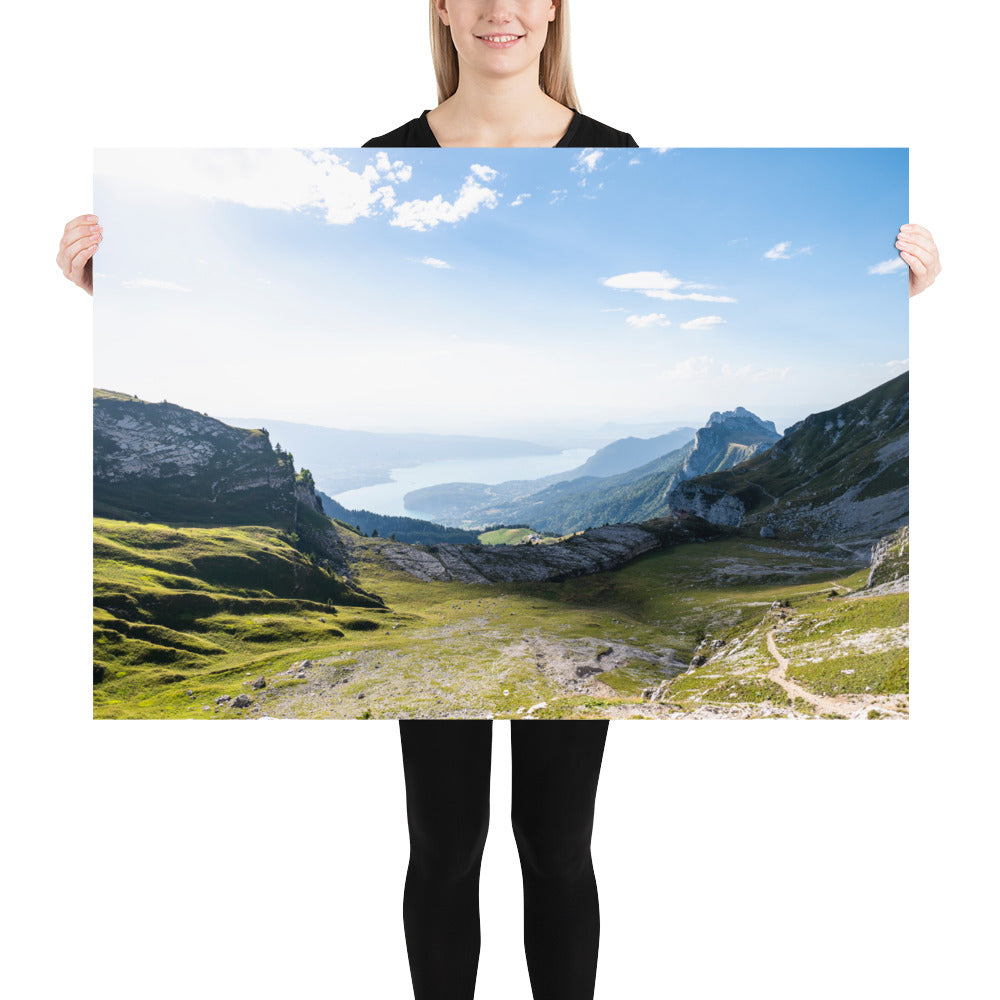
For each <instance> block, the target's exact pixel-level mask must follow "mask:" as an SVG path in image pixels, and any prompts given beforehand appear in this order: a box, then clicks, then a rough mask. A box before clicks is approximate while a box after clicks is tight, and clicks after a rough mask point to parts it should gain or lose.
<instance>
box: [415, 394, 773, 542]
mask: <svg viewBox="0 0 1000 1000" xmlns="http://www.w3.org/2000/svg"><path fill="white" fill-rule="evenodd" d="M680 436H681V437H683V435H680ZM780 436H781V435H780V434H779V433H778V431H777V429H776V428H775V426H774V424H773V423H772V422H771V421H769V420H761V419H760V417H757V416H756V415H754V414H753V413H751V412H750V411H749V410H746V409H744V408H743V407H742V406H741V407H737V408H736V409H735V410H729V411H726V412H724V413H719V412H715V413H713V414H712V415H711V416H710V417H709V419H708V423H707V424H706V425H705V426H704V427H702V428H701V429H700V430H698V431H697V432H696V433H695V435H694V440H693V441H692V442H690V443H689V444H686V445H685V446H684V447H681V448H676V449H675V450H674V451H671V452H669V453H668V454H666V455H661V456H660V457H658V458H655V459H653V461H651V462H647V463H646V464H645V465H642V466H639V467H638V468H635V469H629V470H628V471H627V472H621V473H618V474H617V475H614V476H606V477H602V478H597V477H593V476H588V477H582V478H579V479H572V480H569V481H565V482H560V483H557V484H555V485H553V486H548V487H546V488H545V489H544V490H540V491H538V492H535V493H533V494H531V495H530V496H528V497H526V498H523V499H521V500H520V501H516V502H513V503H510V502H507V503H504V502H499V503H493V504H490V505H481V506H479V507H478V508H476V509H474V510H472V511H471V512H469V513H467V515H466V519H465V525H466V526H468V525H469V524H474V523H484V522H503V523H506V524H512V523H524V524H530V525H531V527H533V528H535V529H536V530H538V531H547V532H552V533H555V534H564V533H566V532H570V531H581V530H583V529H585V528H588V527H593V526H596V525H602V524H619V523H637V522H640V521H648V520H651V519H654V518H657V517H662V516H664V515H665V514H667V513H668V512H669V508H668V505H667V496H668V495H669V493H670V491H671V490H672V489H673V488H674V487H675V486H676V485H677V483H679V482H681V481H682V480H683V479H686V478H690V477H692V476H696V475H699V474H700V473H701V472H703V471H705V470H715V469H725V468H729V467H730V466H732V465H735V464H737V463H738V462H741V461H744V460H745V459H746V458H748V457H750V456H751V455H754V454H756V452H758V451H760V450H762V449H765V448H769V447H770V446H771V445H772V444H773V443H774V442H775V441H777V440H778V439H779V438H780ZM595 457H596V456H595ZM439 489H441V488H440V487H428V488H427V489H425V490H415V491H413V492H412V493H408V494H407V498H406V499H407V503H408V504H412V505H413V506H414V507H418V508H420V509H424V505H425V504H427V503H433V502H434V499H435V497H434V493H435V491H437V490H439Z"/></svg>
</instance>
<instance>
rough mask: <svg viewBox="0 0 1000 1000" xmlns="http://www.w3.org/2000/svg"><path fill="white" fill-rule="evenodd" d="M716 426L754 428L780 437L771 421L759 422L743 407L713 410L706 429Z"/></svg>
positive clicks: (757, 418)
mask: <svg viewBox="0 0 1000 1000" xmlns="http://www.w3.org/2000/svg"><path fill="white" fill-rule="evenodd" d="M717 424H724V425H736V426H739V427H744V428H754V429H758V430H761V431H763V432H765V433H770V434H774V435H775V437H780V435H779V434H778V429H777V427H775V426H774V421H773V420H761V418H760V417H758V416H757V414H756V413H753V412H751V411H750V410H748V409H746V407H743V406H737V407H736V409H735V410H724V411H722V412H720V411H719V410H715V411H714V412H713V413H712V415H711V416H710V417H709V418H708V423H707V424H706V425H705V426H706V427H713V426H715V425H717Z"/></svg>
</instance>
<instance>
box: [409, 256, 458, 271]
mask: <svg viewBox="0 0 1000 1000" xmlns="http://www.w3.org/2000/svg"><path fill="white" fill-rule="evenodd" d="M417 263H418V264H426V265H427V266H428V267H435V268H437V269H438V270H439V271H442V270H447V271H450V270H452V266H451V264H449V263H448V261H446V260H441V258H440V257H421V258H420V260H419V261H417Z"/></svg>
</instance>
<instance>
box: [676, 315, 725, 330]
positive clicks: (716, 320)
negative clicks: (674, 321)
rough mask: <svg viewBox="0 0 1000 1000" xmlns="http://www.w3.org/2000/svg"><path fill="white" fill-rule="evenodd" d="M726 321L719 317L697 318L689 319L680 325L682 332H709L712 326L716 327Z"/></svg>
mask: <svg viewBox="0 0 1000 1000" xmlns="http://www.w3.org/2000/svg"><path fill="white" fill-rule="evenodd" d="M725 322H726V321H725V320H724V319H723V318H722V317H721V316H699V317H698V318H697V319H689V320H688V321H687V322H686V323H681V329H682V330H711V329H712V327H713V326H718V325H719V324H720V323H725Z"/></svg>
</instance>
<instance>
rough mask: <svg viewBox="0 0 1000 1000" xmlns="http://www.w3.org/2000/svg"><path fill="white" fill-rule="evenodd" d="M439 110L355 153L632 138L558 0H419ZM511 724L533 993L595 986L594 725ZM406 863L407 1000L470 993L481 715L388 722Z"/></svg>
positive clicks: (71, 228) (95, 229)
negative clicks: (583, 98) (591, 91)
mask: <svg viewBox="0 0 1000 1000" xmlns="http://www.w3.org/2000/svg"><path fill="white" fill-rule="evenodd" d="M429 15H430V23H431V49H432V56H433V61H434V67H435V73H436V76H437V84H438V99H439V103H438V105H437V106H436V107H435V108H434V109H433V110H430V111H425V112H423V113H422V114H421V115H420V116H419V117H418V118H414V119H412V120H410V121H408V122H407V123H405V124H404V125H402V126H400V127H398V128H396V129H394V130H393V131H391V132H388V133H386V134H384V135H381V136H378V137H376V138H373V139H370V140H369V141H368V142H366V143H365V144H364V145H365V146H366V147H416V146H419V147H456V146H457V147H473V148H475V147H607V146H636V145H637V144H636V142H635V140H634V139H633V138H632V136H631V135H629V134H628V133H626V132H621V131H618V130H617V129H614V128H611V127H609V126H607V125H604V124H602V123H600V122H597V121H595V120H594V119H592V118H589V117H588V116H586V115H584V114H582V112H581V111H580V110H579V101H578V99H577V95H576V91H575V86H574V83H573V76H572V70H571V65H570V57H569V23H568V0H429ZM101 238H102V229H101V226H100V224H99V220H98V219H97V217H96V216H92V215H84V216H78V217H77V218H75V219H73V220H71V221H70V222H69V223H67V225H66V228H65V231H64V234H63V237H62V240H61V242H60V246H59V252H58V256H57V262H58V264H59V267H60V269H61V270H62V271H63V273H64V275H65V276H66V277H67V278H69V279H70V280H71V281H73V282H74V283H75V284H77V285H79V286H80V287H81V288H83V289H84V290H85V291H87V292H89V293H91V294H92V292H93V281H92V260H93V257H94V254H95V253H96V251H97V248H98V246H99V245H100V241H101ZM896 247H897V249H898V250H899V252H900V256H901V257H902V259H903V260H904V261H905V262H906V264H907V265H908V266H909V268H910V294H911V296H912V295H914V294H917V293H918V292H920V291H923V289H924V288H926V287H929V285H930V284H932V283H933V281H934V279H935V278H936V276H937V274H938V273H939V271H940V263H939V259H938V254H937V250H936V247H935V245H934V241H933V238H932V237H931V234H930V233H929V232H928V231H927V230H926V229H924V228H923V227H921V226H916V225H911V224H907V225H905V226H903V227H902V228H901V231H900V234H899V237H898V239H897V242H896ZM587 721H588V722H589V725H586V726H582V725H579V724H578V723H575V722H569V721H556V720H548V721H547V722H535V721H527V720H515V721H512V722H511V749H512V759H513V767H512V774H513V785H514V787H513V804H512V821H513V826H514V833H515V838H516V841H517V846H518V851H519V855H520V860H521V868H522V877H523V882H524V907H525V908H524V923H525V927H524V936H525V951H526V956H527V961H528V969H529V975H530V980H531V987H532V993H533V996H534V997H535V1000H562V998H566V1000H569V998H573V1000H587V998H592V997H593V995H594V984H595V977H596V968H597V955H598V941H599V908H598V895H597V885H596V880H595V877H594V870H593V865H592V861H591V854H590V839H591V831H592V827H593V820H594V804H595V797H596V791H597V786H598V779H599V773H600V767H601V761H602V756H603V751H604V746H605V742H606V738H607V731H608V721H607V720H587ZM400 738H401V746H402V755H403V767H404V774H405V779H406V803H407V818H408V824H409V830H410V847H411V853H410V863H409V868H408V871H407V876H406V884H405V889H404V900H403V917H404V927H405V931H406V941H407V951H408V956H409V962H410V970H411V975H412V981H413V989H414V995H415V997H416V1000H427V998H445V997H447V998H456V1000H471V998H472V997H473V994H474V991H475V981H476V973H477V968H478V958H479V947H480V929H479V900H478V892H479V868H480V863H481V859H482V852H483V847H484V844H485V839H486V833H487V828H488V818H489V778H490V754H491V743H492V721H491V720H488V719H486V720H468V721H465V720H463V721H455V720H448V721H436V720H401V721H400Z"/></svg>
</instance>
